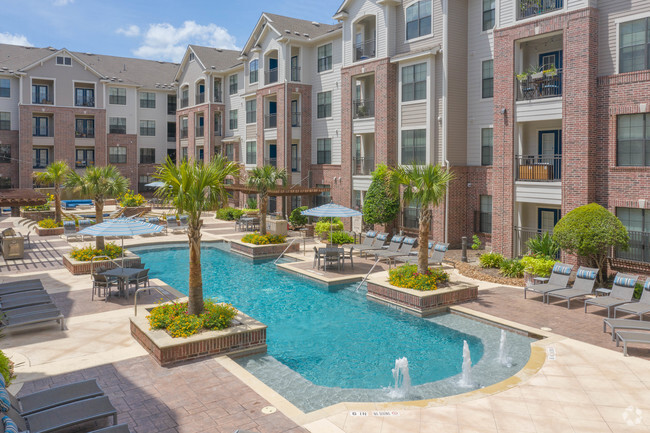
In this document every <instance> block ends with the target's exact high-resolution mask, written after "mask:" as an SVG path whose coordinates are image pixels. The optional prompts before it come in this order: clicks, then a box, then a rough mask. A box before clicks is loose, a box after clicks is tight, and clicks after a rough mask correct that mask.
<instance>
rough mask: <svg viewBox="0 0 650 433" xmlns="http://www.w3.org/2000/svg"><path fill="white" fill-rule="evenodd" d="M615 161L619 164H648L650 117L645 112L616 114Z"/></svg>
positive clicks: (649, 153)
mask: <svg viewBox="0 0 650 433" xmlns="http://www.w3.org/2000/svg"><path fill="white" fill-rule="evenodd" d="M617 120H618V125H617V133H616V135H617V144H616V161H617V165H619V166H650V118H649V116H648V115H646V114H625V115H621V116H618V119H617Z"/></svg>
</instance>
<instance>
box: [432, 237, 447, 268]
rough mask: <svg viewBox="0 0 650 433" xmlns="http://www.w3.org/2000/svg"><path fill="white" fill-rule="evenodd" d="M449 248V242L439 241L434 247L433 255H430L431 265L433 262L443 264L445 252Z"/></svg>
mask: <svg viewBox="0 0 650 433" xmlns="http://www.w3.org/2000/svg"><path fill="white" fill-rule="evenodd" d="M448 250H449V244H448V243H445V242H438V243H436V245H435V246H434V247H433V251H432V252H431V256H429V266H431V265H433V264H438V265H440V266H442V261H443V260H444V259H445V254H447V251H448Z"/></svg>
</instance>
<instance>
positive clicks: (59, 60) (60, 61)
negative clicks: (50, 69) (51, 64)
mask: <svg viewBox="0 0 650 433" xmlns="http://www.w3.org/2000/svg"><path fill="white" fill-rule="evenodd" d="M56 64H57V65H65V66H72V59H71V58H70V57H63V56H57V57H56Z"/></svg>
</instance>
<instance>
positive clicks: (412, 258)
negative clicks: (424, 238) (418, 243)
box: [394, 241, 436, 264]
mask: <svg viewBox="0 0 650 433" xmlns="http://www.w3.org/2000/svg"><path fill="white" fill-rule="evenodd" d="M435 246H436V242H434V241H429V242H428V243H427V249H428V252H427V258H429V257H431V252H432V251H433V247H435ZM394 260H395V261H396V262H402V263H408V264H415V263H417V262H418V254H417V251H411V253H410V254H408V255H405V256H397V257H395V258H394Z"/></svg>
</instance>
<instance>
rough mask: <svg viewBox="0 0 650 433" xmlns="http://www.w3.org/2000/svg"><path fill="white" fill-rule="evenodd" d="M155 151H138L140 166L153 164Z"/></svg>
mask: <svg viewBox="0 0 650 433" xmlns="http://www.w3.org/2000/svg"><path fill="white" fill-rule="evenodd" d="M155 163H156V149H145V148H141V149H140V164H155Z"/></svg>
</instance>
